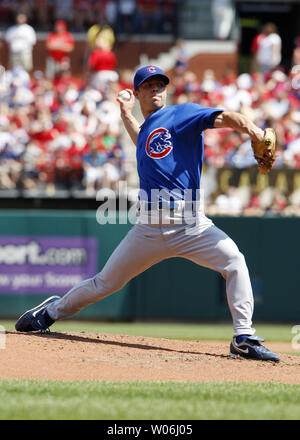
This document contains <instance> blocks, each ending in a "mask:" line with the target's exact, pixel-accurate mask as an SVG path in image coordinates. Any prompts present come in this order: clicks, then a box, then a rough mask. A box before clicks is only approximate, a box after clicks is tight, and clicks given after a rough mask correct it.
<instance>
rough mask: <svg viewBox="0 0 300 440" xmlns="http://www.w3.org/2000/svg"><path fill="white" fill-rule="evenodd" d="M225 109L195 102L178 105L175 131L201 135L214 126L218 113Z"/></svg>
mask: <svg viewBox="0 0 300 440" xmlns="http://www.w3.org/2000/svg"><path fill="white" fill-rule="evenodd" d="M223 111H224V109H217V108H212V107H203V106H202V105H200V104H193V103H187V104H182V105H178V107H177V111H176V114H175V121H174V122H175V124H174V125H175V131H176V133H177V134H179V135H181V134H186V135H187V136H189V135H193V134H194V135H199V134H201V132H202V131H204V130H206V129H207V128H214V122H215V119H216V117H217V115H218V114H220V113H222V112H223Z"/></svg>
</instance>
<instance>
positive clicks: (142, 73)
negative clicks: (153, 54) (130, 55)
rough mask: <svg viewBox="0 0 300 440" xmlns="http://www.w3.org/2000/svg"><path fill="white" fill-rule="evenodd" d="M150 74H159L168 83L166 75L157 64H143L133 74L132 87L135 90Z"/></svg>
mask: <svg viewBox="0 0 300 440" xmlns="http://www.w3.org/2000/svg"><path fill="white" fill-rule="evenodd" d="M151 76H160V77H161V79H162V80H163V81H164V83H165V84H169V82H170V80H169V78H168V77H167V75H166V74H165V73H164V72H163V70H161V68H160V67H157V66H152V65H150V66H145V67H141V68H140V69H138V70H137V71H136V73H135V75H134V79H133V87H134V90H136V89H137V88H138V87H139V86H140V85H141V84H142V83H143V82H144V81H146V79H148V78H150V77H151Z"/></svg>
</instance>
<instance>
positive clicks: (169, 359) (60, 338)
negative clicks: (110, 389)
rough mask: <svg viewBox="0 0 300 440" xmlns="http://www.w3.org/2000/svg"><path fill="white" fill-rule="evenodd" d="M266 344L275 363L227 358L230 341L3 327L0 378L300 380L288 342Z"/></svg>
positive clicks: (299, 359) (298, 361) (297, 362)
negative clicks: (277, 359)
mask: <svg viewBox="0 0 300 440" xmlns="http://www.w3.org/2000/svg"><path fill="white" fill-rule="evenodd" d="M266 346H267V347H268V348H269V349H271V350H272V351H274V352H276V353H279V354H280V355H281V361H280V362H279V363H274V362H262V361H254V360H246V359H241V358H239V359H232V358H231V357H229V356H228V354H229V341H228V342H224V341H199V342H197V341H184V340H174V339H159V338H149V337H142V336H128V335H113V334H100V333H99V334H96V333H86V332H79V333H75V332H74V333H73V332H72V333H65V332H64V333H58V332H52V333H49V334H43V335H41V334H38V333H17V332H14V331H8V332H7V334H6V349H4V350H0V360H1V368H0V378H1V379H38V380H113V381H117V380H125V381H135V380H143V381H193V382H201V381H217V382H221V381H222V382H223V381H230V382H233V381H237V382H252V381H254V382H283V383H294V384H299V383H300V357H299V356H296V355H290V354H285V352H292V347H291V344H290V343H279V342H277V343H275V342H273V343H269V344H266Z"/></svg>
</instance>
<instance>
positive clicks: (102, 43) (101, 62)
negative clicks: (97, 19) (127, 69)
mask: <svg viewBox="0 0 300 440" xmlns="http://www.w3.org/2000/svg"><path fill="white" fill-rule="evenodd" d="M88 66H89V70H90V74H91V86H92V87H93V88H95V89H97V90H100V91H101V92H106V90H107V86H108V84H109V83H111V82H116V81H118V79H119V75H118V73H117V72H116V70H115V69H116V67H117V58H116V56H115V54H114V52H113V50H112V43H111V40H110V37H109V35H108V34H106V33H104V31H102V32H100V33H99V36H98V37H97V40H96V48H95V49H94V50H93V51H92V53H91V54H90V56H89V59H88Z"/></svg>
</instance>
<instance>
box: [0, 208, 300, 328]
mask: <svg viewBox="0 0 300 440" xmlns="http://www.w3.org/2000/svg"><path fill="white" fill-rule="evenodd" d="M118 217H119V218H120V219H121V220H120V221H121V223H122V222H123V223H124V224H118V223H119V221H118ZM126 219H127V212H126V211H124V212H120V214H118V215H117V214H116V216H115V214H114V213H113V215H112V217H111V218H110V220H111V221H112V222H115V221H116V222H117V224H105V225H99V224H98V222H97V220H96V213H95V211H87V212H82V211H75V212H70V211H38V210H32V211H28V210H27V211H25V210H24V211H17V210H16V211H12V210H2V211H1V213H0V231H1V233H0V317H1V318H4V317H11V318H15V317H16V316H18V315H19V314H20V313H22V312H24V310H26V309H28V308H31V307H33V306H34V305H36V304H37V303H38V302H40V300H43V299H44V298H45V296H49V295H52V294H60V295H62V294H64V293H65V292H66V291H67V290H69V288H71V287H72V286H73V285H74V284H75V283H76V282H78V281H80V279H85V278H88V277H91V276H93V275H94V274H95V273H97V272H98V271H99V270H101V268H102V267H103V266H104V264H105V262H106V260H107V259H108V257H109V256H110V254H111V253H112V251H113V250H114V249H115V247H116V246H117V245H118V243H119V242H120V241H121V239H122V238H123V237H124V236H125V234H126V233H127V231H128V230H129V229H130V227H131V224H125V222H126ZM213 220H214V222H215V224H216V225H217V226H218V227H220V228H222V229H223V230H225V231H226V232H227V233H228V234H229V235H230V236H231V237H232V238H233V239H234V240H235V241H236V243H237V244H238V246H239V248H240V250H241V252H243V253H244V255H245V257H246V261H247V264H248V267H249V272H250V276H251V282H252V286H253V291H254V298H255V321H257V320H259V321H266V322H271V321H273V322H275V321H277V322H280V321H281V322H284V321H294V320H298V319H299V314H300V295H299V277H300V275H299V274H300V270H299V269H300V267H299V255H298V243H299V240H298V239H297V237H298V231H299V226H300V219H299V218H296V217H294V218H292V217H291V218H280V217H270V218H268V217H256V218H254V217H253V218H243V217H240V218H234V217H215V218H214V219H213ZM287 256H288V258H287ZM76 317H77V318H81V319H103V320H182V321H189V320H193V321H200V320H202V321H212V320H230V315H229V311H228V307H227V302H226V292H225V282H224V280H223V278H222V277H221V276H220V275H219V274H218V273H216V272H213V271H211V270H208V269H205V268H201V267H199V266H197V265H195V264H194V263H191V262H189V261H187V260H183V259H178V258H174V259H169V260H166V261H164V262H162V263H160V264H158V265H156V266H153V267H152V268H150V269H148V270H147V271H146V272H144V273H143V274H141V275H139V276H138V277H136V278H135V279H133V280H132V281H131V282H130V283H128V284H127V285H126V286H125V287H124V288H123V289H122V290H121V291H119V292H118V293H116V294H114V295H112V296H110V297H108V298H105V299H104V300H102V301H101V302H98V303H96V304H93V305H91V306H89V307H87V308H86V309H84V310H83V311H81V312H80V313H79V314H78V315H77V316H76Z"/></svg>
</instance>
